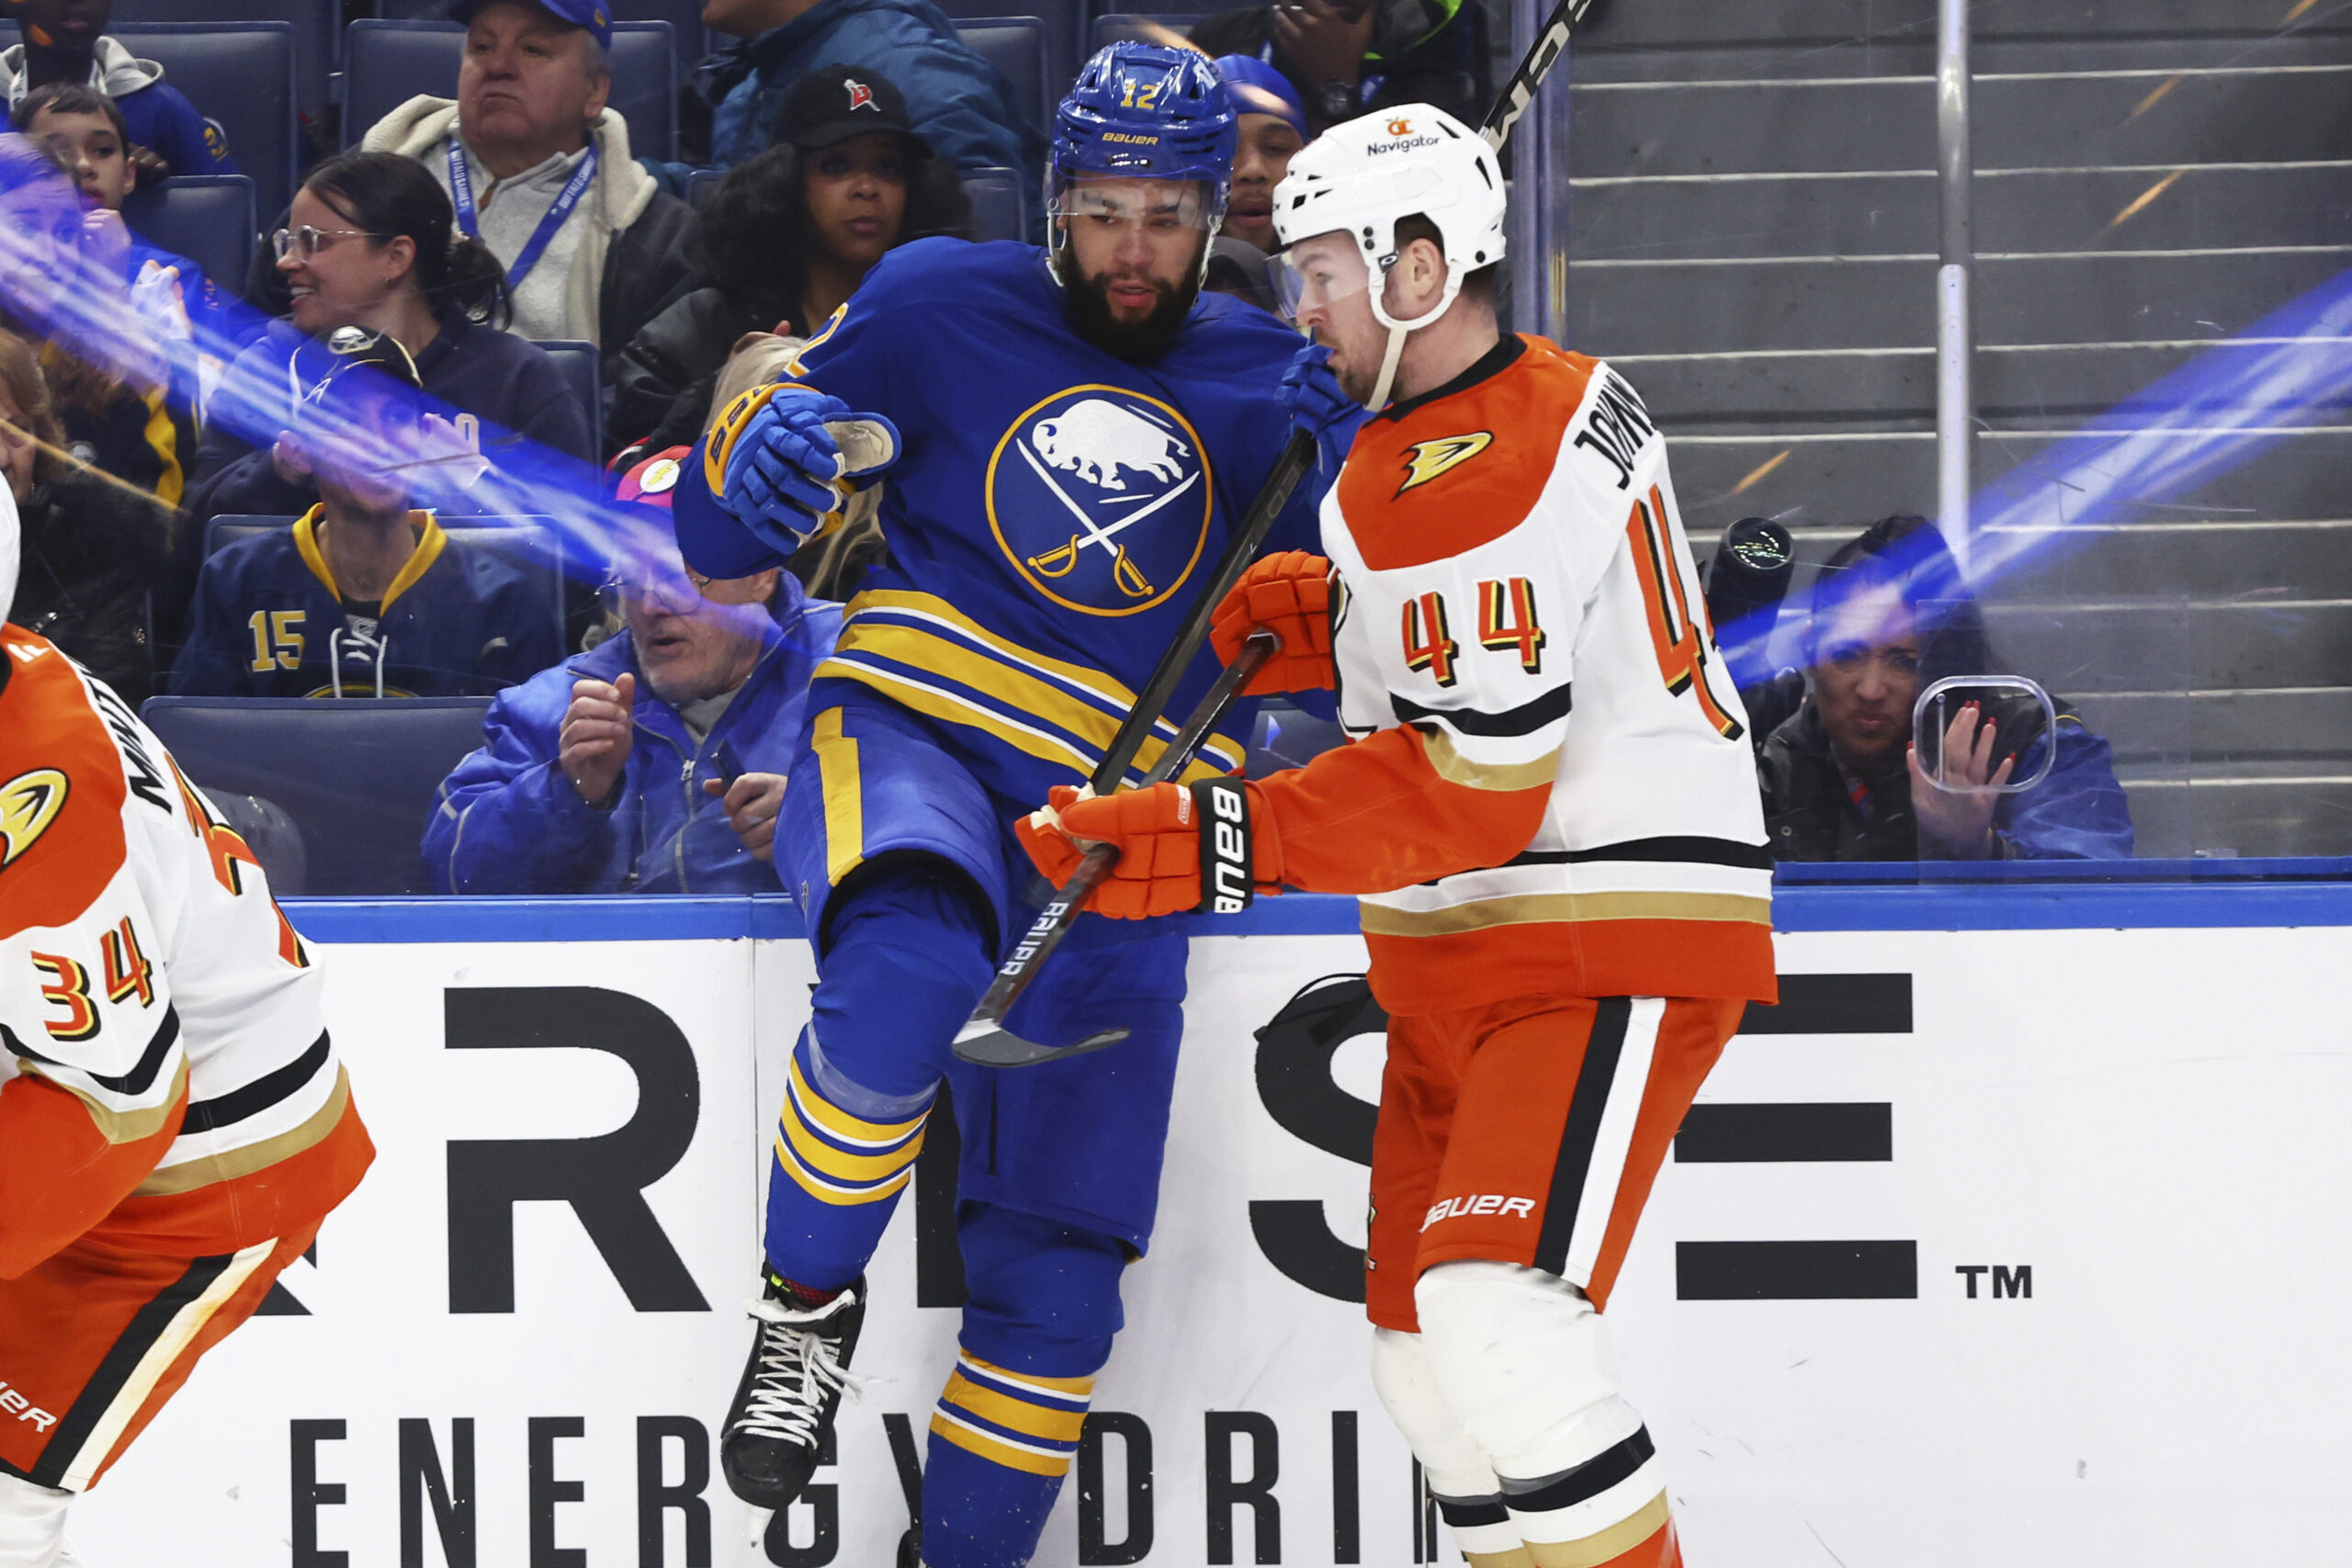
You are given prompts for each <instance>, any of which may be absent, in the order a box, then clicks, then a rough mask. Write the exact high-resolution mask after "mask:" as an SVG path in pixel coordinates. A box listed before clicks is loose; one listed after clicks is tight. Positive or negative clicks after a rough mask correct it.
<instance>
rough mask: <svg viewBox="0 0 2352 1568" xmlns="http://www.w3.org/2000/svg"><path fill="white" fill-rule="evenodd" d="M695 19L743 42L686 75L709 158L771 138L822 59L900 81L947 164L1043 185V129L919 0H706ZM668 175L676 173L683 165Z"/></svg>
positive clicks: (758, 147)
mask: <svg viewBox="0 0 2352 1568" xmlns="http://www.w3.org/2000/svg"><path fill="white" fill-rule="evenodd" d="M702 19H703V23H704V25H705V26H707V27H708V28H712V29H713V30H714V31H718V32H722V33H726V34H729V36H731V37H734V38H736V39H741V40H742V41H741V42H739V43H736V44H734V45H732V46H731V47H729V48H728V49H724V50H721V51H719V52H718V54H715V55H713V56H712V57H711V58H710V59H709V60H707V61H706V62H703V65H702V67H701V69H700V70H698V71H697V72H696V73H695V91H696V92H697V93H698V94H699V95H700V96H701V97H702V99H703V101H704V102H705V103H706V104H707V105H708V106H709V109H710V118H711V128H710V150H709V152H710V158H709V161H710V163H711V164H712V165H713V166H715V167H718V168H721V169H731V168H733V167H734V166H735V165H736V164H741V163H744V162H746V161H748V160H749V159H750V158H751V157H752V155H753V154H754V153H757V152H763V151H764V150H765V149H766V148H768V147H769V146H771V145H772V144H774V143H775V141H776V140H777V134H778V132H777V118H778V116H777V110H778V107H780V106H781V104H782V103H783V101H784V99H785V96H786V95H787V94H788V93H790V92H791V91H792V89H793V87H794V86H795V85H797V83H798V82H799V80H800V78H801V77H803V76H805V75H807V74H808V73H809V72H810V71H812V70H814V69H815V68H816V67H817V66H819V65H820V64H825V63H831V64H835V65H843V66H847V67H849V68H850V69H851V70H853V71H857V70H865V71H871V72H874V73H876V74H878V75H883V76H887V77H888V78H889V79H890V80H891V81H893V82H895V83H897V84H898V85H899V91H900V92H902V93H904V94H905V95H906V96H907V103H908V106H909V108H910V114H911V117H912V118H913V121H914V129H915V131H916V134H918V135H920V136H921V137H922V139H923V141H926V142H927V143H929V144H930V146H931V147H932V149H933V151H934V152H937V153H938V154H939V155H940V156H941V157H943V158H944V159H946V160H947V161H948V162H949V163H950V164H954V165H955V166H956V168H958V169H981V168H1002V169H1013V170H1016V171H1018V172H1019V174H1020V176H1021V188H1022V189H1023V190H1029V191H1035V190H1036V189H1038V188H1040V187H1039V181H1040V180H1042V179H1043V178H1044V171H1045V154H1046V139H1045V133H1044V132H1043V131H1042V130H1039V129H1038V128H1037V127H1035V126H1034V125H1031V124H1030V123H1029V121H1028V119H1027V118H1025V109H1026V106H1024V105H1018V104H1015V103H1014V102H1013V99H1012V88H1011V86H1010V85H1007V83H1006V82H1005V79H1004V76H1003V74H1002V73H1001V72H999V71H998V70H997V69H996V68H995V67H994V66H992V65H990V64H989V62H987V61H985V60H982V59H981V58H980V57H979V56H978V55H977V54H975V53H973V52H972V51H971V50H969V49H968V48H967V47H965V44H964V40H963V39H961V38H959V37H958V36H957V35H956V26H955V24H954V23H953V22H950V21H949V20H948V19H947V17H945V16H944V14H943V13H942V12H940V11H939V10H938V8H937V7H935V6H932V5H930V4H929V3H928V0H703V7H702ZM667 175H668V177H670V178H672V179H680V180H682V179H684V166H683V165H678V166H673V167H672V168H670V169H669V170H668V171H667Z"/></svg>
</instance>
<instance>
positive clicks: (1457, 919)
mask: <svg viewBox="0 0 2352 1568" xmlns="http://www.w3.org/2000/svg"><path fill="white" fill-rule="evenodd" d="M1361 908H1362V912H1363V931H1364V934H1365V935H1367V936H1405V937H1415V936H1452V935H1454V934H1455V933H1457V932H1461V931H1491V930H1492V929H1494V928H1495V927H1497V926H1524V925H1537V924H1542V923H1545V922H1550V921H1577V920H1717V921H1725V922H1731V923H1744V924H1748V925H1759V926H1766V927H1769V926H1770V925H1771V923H1772V900H1771V899H1770V898H1769V897H1764V898H1750V897H1742V896H1741V895H1739V894H1736V893H1679V892H1637V893H1522V894H1518V895H1515V896H1513V897H1506V898H1481V899H1478V900H1477V901H1476V902H1475V903H1467V904H1455V905H1453V906H1452V907H1450V908H1443V909H1397V908H1390V907H1389V906H1387V905H1385V904H1374V903H1373V902H1371V901H1370V900H1366V901H1364V902H1363V905H1362V906H1361Z"/></svg>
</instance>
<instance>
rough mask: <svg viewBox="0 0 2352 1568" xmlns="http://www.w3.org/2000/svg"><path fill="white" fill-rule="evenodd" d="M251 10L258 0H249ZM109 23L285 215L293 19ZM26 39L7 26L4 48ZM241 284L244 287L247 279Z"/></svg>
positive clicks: (263, 205) (294, 158)
mask: <svg viewBox="0 0 2352 1568" xmlns="http://www.w3.org/2000/svg"><path fill="white" fill-rule="evenodd" d="M246 9H247V10H248V11H249V12H250V10H251V9H252V0H246ZM115 20H116V22H117V24H118V25H117V26H114V27H110V28H107V34H108V36H109V37H112V38H117V39H121V41H122V45H123V47H124V48H126V49H128V50H130V52H131V53H133V54H135V55H137V56H139V57H140V58H141V59H142V60H152V61H153V62H155V63H156V64H158V65H160V66H162V67H163V68H164V82H165V83H166V84H168V85H171V86H174V87H177V88H178V89H179V90H180V91H181V92H182V93H184V94H186V95H187V100H188V102H190V103H192V104H194V105H195V106H196V108H197V112H198V114H201V115H205V116H207V117H209V118H211V119H212V120H214V121H216V122H217V123H218V124H219V125H220V132H221V134H222V135H224V136H226V137H227V138H228V139H229V155H230V156H231V157H232V158H234V159H236V161H237V172H238V173H239V174H241V175H244V176H245V177H247V178H248V179H250V180H252V181H253V182H254V207H255V209H256V210H258V211H261V212H266V213H276V212H282V211H284V210H285V209H286V204H287V203H288V202H289V201H291V200H293V199H294V171H295V169H296V168H297V167H298V166H299V163H300V159H299V156H298V152H297V145H298V144H297V141H296V132H295V120H294V115H295V107H296V102H297V100H296V96H295V62H296V49H297V44H298V35H297V34H296V32H295V30H294V28H293V27H292V25H291V24H289V23H286V22H201V23H196V22H173V23H168V24H161V23H153V22H147V23H141V24H140V25H138V26H135V27H134V26H127V25H120V24H121V23H122V17H121V15H120V14H119V12H118V14H117V16H116V18H115ZM18 41H20V34H19V33H18V30H17V24H16V23H14V22H7V23H0V49H9V48H14V47H15V46H16V45H17V42H18ZM241 287H242V284H241Z"/></svg>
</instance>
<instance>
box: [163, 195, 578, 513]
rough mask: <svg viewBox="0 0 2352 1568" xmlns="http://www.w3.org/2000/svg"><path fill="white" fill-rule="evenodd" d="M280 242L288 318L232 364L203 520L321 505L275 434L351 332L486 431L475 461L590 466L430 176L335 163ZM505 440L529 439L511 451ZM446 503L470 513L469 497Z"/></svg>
mask: <svg viewBox="0 0 2352 1568" xmlns="http://www.w3.org/2000/svg"><path fill="white" fill-rule="evenodd" d="M270 243H271V245H272V247H273V249H274V250H275V251H276V254H277V271H278V274H279V276H282V277H284V278H285V280H286V281H287V283H288V286H289V288H290V289H291V291H292V295H293V303H292V308H291V310H290V312H289V314H288V318H287V320H286V321H285V322H283V323H281V324H279V325H277V326H276V327H273V328H272V329H271V330H270V332H269V333H267V334H266V336H265V337H264V338H263V340H262V341H261V342H260V343H258V344H254V347H252V348H250V349H248V350H247V351H246V352H245V353H244V354H243V355H240V356H239V357H238V358H237V360H236V361H235V362H234V363H233V364H232V365H231V367H229V371H228V374H227V375H226V376H225V377H224V378H222V380H221V384H220V390H219V391H218V392H216V393H215V394H214V395H213V399H212V401H211V402H210V404H209V406H208V408H207V411H206V413H207V418H208V421H209V423H208V424H207V426H206V429H205V433H204V443H203V446H202V447H201V448H200V449H199V450H198V454H197V460H196V473H195V482H194V485H193V487H192V490H191V491H190V495H189V499H188V511H189V513H190V514H191V515H192V516H194V517H195V518H196V519H197V520H198V522H199V523H201V521H202V520H203V519H205V518H209V517H214V516H219V515H221V514H223V513H239V514H243V513H254V514H259V515H264V516H288V515H291V514H294V513H300V512H303V511H306V510H308V509H309V507H310V506H311V504H312V503H313V502H316V501H317V500H318V491H317V487H316V486H315V485H314V484H313V483H312V481H311V475H310V472H309V471H308V469H307V468H306V467H305V466H304V463H303V459H302V456H301V452H300V445H299V444H298V443H295V442H290V441H286V440H283V439H281V437H282V435H283V434H284V433H285V432H286V430H287V429H288V414H289V412H290V404H291V391H290V389H291V388H292V387H294V386H296V385H300V384H308V383H309V382H311V381H315V380H316V379H317V377H318V375H319V374H320V372H321V371H322V369H323V368H324V367H325V359H326V353H325V350H324V348H323V346H322V345H323V344H324V342H325V340H326V339H327V338H329V337H331V336H332V335H334V333H336V332H337V331H338V330H340V329H343V328H346V327H356V328H358V329H360V330H361V331H363V332H366V333H371V334H373V333H383V334H386V335H388V336H390V338H391V339H392V340H393V341H395V342H397V343H398V344H400V345H401V347H402V348H404V349H406V350H407V351H408V352H409V355H411V357H413V359H414V360H415V362H416V369H417V373H418V375H419V376H420V377H421V378H422V379H423V381H424V390H425V392H426V393H427V394H429V395H430V396H431V397H432V398H435V399H438V400H440V401H442V402H444V403H447V404H448V405H450V406H452V407H454V408H456V409H458V410H459V411H461V412H463V413H467V414H471V415H473V416H474V418H475V419H476V420H479V421H480V422H481V426H482V428H481V433H480V436H479V450H481V452H483V453H484V454H485V455H487V456H489V457H491V458H492V461H493V462H497V463H500V464H501V465H502V466H504V465H505V464H507V463H509V462H515V461H522V460H527V457H526V455H528V454H530V453H532V452H533V450H534V444H536V447H537V448H539V449H544V450H545V451H550V452H553V453H556V454H560V455H561V456H563V457H576V458H581V459H583V460H593V458H594V452H593V451H592V450H591V442H590V439H589V434H588V416H587V412H586V411H585V410H583V409H582V407H581V406H580V402H579V400H578V398H577V397H575V396H574V395H573V393H572V391H571V388H570V386H569V385H567V384H566V382H565V380H564V378H563V375H562V372H561V371H560V370H559V369H558V368H557V367H556V364H555V361H554V360H552V359H550V358H548V355H546V354H545V353H544V352H542V351H541V350H540V349H539V348H538V347H537V345H536V344H530V343H527V342H526V341H524V340H523V339H521V338H518V337H515V336H513V335H511V334H509V333H504V332H502V331H499V330H497V329H498V328H499V326H500V325H501V324H502V323H503V320H504V317H505V314H506V310H507V294H506V275H505V271H504V269H503V268H502V267H501V266H500V265H499V264H498V258H497V257H495V256H493V255H492V254H490V251H489V250H488V249H487V248H486V247H485V246H483V245H482V244H481V243H480V242H479V241H476V240H473V239H470V238H469V237H467V236H466V235H465V234H464V233H463V232H462V231H459V230H458V228H457V221H456V215H455V214H454V213H453V212H452V210H451V209H450V206H449V198H448V197H447V195H446V194H444V193H443V191H442V189H441V186H440V185H439V184H438V183H437V182H436V181H435V179H434V178H433V176H432V175H430V174H428V173H427V172H426V171H425V169H424V165H423V164H419V163H417V162H416V161H415V160H414V159H413V158H402V157H399V156H396V155H394V154H392V153H390V152H346V153H345V154H344V155H343V156H341V157H338V158H333V159H330V160H328V161H327V162H326V163H324V164H321V165H319V167H318V169H317V170H316V171H315V172H313V173H312V174H311V177H310V178H309V179H307V180H305V181H303V182H302V188H301V190H300V191H299V192H298V193H297V194H296V195H295V197H294V205H293V207H292V209H291V210H290V211H289V212H288V215H287V225H286V227H285V228H283V229H280V230H279V231H277V232H276V233H275V234H273V235H272V236H270ZM492 427H496V428H495V429H493V428H492ZM509 433H511V434H514V435H518V436H522V437H524V438H525V440H524V442H523V443H522V444H520V445H519V446H518V445H515V444H512V443H508V442H507V441H506V440H505V439H504V438H505V436H506V434H509ZM506 453H512V454H515V455H514V456H511V457H510V456H503V455H502V454H506ZM436 499H440V500H442V501H443V502H444V503H445V504H444V508H443V509H444V510H449V511H456V510H462V506H461V502H462V497H460V496H458V495H455V494H452V495H449V496H446V497H439V498H436Z"/></svg>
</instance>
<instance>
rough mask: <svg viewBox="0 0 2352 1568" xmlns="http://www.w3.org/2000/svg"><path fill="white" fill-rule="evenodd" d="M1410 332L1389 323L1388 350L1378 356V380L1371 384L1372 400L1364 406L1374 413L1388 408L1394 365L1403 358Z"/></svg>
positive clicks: (1407, 329) (1395, 378) (1395, 369)
mask: <svg viewBox="0 0 2352 1568" xmlns="http://www.w3.org/2000/svg"><path fill="white" fill-rule="evenodd" d="M1412 330H1413V329H1412V328H1410V327H1408V326H1400V325H1398V324H1397V323H1396V322H1393V321H1392V322H1391V323H1389V327H1388V348H1387V351H1386V352H1385V353H1384V354H1382V355H1381V356H1380V379H1379V380H1377V381H1375V382H1374V383H1373V387H1372V400H1371V401H1370V402H1368V403H1366V404H1364V407H1366V408H1368V409H1370V410H1371V411H1372V412H1374V413H1378V412H1380V411H1381V410H1382V409H1385V408H1386V407H1387V406H1388V389H1390V388H1391V387H1393V386H1395V385H1396V384H1397V361H1399V360H1401V359H1403V358H1404V357H1405V339H1406V337H1407V335H1408V333H1411V332H1412Z"/></svg>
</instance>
